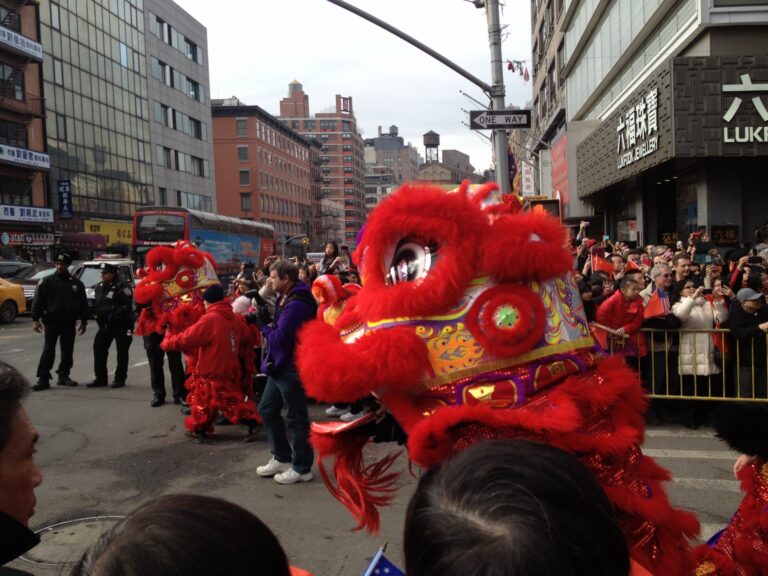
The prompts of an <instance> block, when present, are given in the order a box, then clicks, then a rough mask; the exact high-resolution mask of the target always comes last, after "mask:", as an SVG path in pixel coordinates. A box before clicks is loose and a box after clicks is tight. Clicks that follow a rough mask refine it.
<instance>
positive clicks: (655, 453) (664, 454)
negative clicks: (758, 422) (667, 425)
mask: <svg viewBox="0 0 768 576" xmlns="http://www.w3.org/2000/svg"><path fill="white" fill-rule="evenodd" d="M643 454H645V455H646V456H651V457H652V458H681V459H682V458H686V459H692V460H734V461H735V460H736V458H738V454H737V453H736V452H728V451H726V450H670V449H667V448H643Z"/></svg>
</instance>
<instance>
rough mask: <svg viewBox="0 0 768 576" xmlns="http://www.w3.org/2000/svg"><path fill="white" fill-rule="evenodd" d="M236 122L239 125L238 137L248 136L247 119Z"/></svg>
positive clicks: (239, 119)
mask: <svg viewBox="0 0 768 576" xmlns="http://www.w3.org/2000/svg"><path fill="white" fill-rule="evenodd" d="M235 122H236V123H237V135H238V136H248V120H246V119H245V118H238V119H237V120H236V121H235Z"/></svg>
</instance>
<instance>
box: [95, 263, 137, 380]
mask: <svg viewBox="0 0 768 576" xmlns="http://www.w3.org/2000/svg"><path fill="white" fill-rule="evenodd" d="M117 272H118V268H117V266H115V265H114V264H108V263H107V262H102V263H101V282H99V283H98V284H96V286H95V287H94V288H95V290H94V292H95V294H94V296H95V306H96V322H97V323H98V325H99V331H98V332H97V333H96V338H94V340H93V371H94V373H95V374H96V378H95V379H94V380H93V382H90V383H88V384H87V387H88V388H96V387H99V386H106V385H107V383H108V373H107V357H108V356H109V347H110V346H111V344H112V340H114V341H115V346H116V347H117V368H116V369H115V379H114V380H113V381H112V388H122V387H123V386H125V380H126V378H127V377H128V349H129V348H130V347H131V342H132V341H133V288H132V287H131V286H130V284H128V283H127V282H123V281H121V280H120V279H118V277H117Z"/></svg>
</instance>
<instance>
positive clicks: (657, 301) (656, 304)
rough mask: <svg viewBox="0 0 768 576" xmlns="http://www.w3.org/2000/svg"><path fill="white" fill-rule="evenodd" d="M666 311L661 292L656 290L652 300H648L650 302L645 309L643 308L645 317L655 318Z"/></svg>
mask: <svg viewBox="0 0 768 576" xmlns="http://www.w3.org/2000/svg"><path fill="white" fill-rule="evenodd" d="M666 313H667V310H666V307H665V306H664V302H662V300H661V297H660V296H659V293H658V292H657V291H656V290H654V291H653V294H651V298H650V300H648V304H646V305H645V310H643V318H646V319H647V318H655V317H657V316H664V315H665V314H666Z"/></svg>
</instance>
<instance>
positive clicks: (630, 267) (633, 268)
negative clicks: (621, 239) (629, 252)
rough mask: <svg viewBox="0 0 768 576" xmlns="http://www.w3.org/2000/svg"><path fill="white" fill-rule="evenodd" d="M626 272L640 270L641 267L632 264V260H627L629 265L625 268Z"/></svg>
mask: <svg viewBox="0 0 768 576" xmlns="http://www.w3.org/2000/svg"><path fill="white" fill-rule="evenodd" d="M624 270H625V271H626V270H640V266H638V265H637V264H635V263H634V262H632V260H627V265H626V266H624Z"/></svg>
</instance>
